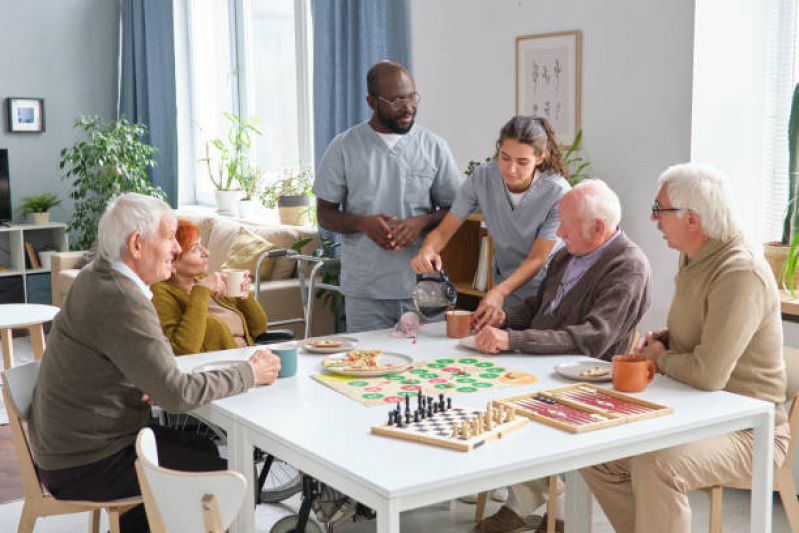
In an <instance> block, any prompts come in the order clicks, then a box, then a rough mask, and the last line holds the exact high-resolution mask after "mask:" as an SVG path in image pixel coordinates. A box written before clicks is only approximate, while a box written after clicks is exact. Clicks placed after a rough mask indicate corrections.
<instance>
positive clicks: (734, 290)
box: [658, 238, 786, 425]
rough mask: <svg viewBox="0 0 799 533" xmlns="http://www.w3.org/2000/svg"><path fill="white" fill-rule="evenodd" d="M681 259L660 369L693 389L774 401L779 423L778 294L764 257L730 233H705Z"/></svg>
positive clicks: (782, 369) (782, 383) (781, 367)
mask: <svg viewBox="0 0 799 533" xmlns="http://www.w3.org/2000/svg"><path fill="white" fill-rule="evenodd" d="M680 265H681V266H680V270H679V272H678V273H677V278H676V288H675V293H674V300H673V301H672V303H671V309H670V311H669V318H668V328H669V341H668V350H667V351H666V352H665V353H664V354H663V355H661V356H660V358H659V360H658V367H659V369H660V370H661V371H662V372H663V373H664V374H666V375H667V376H670V377H672V378H675V379H678V380H680V381H682V382H685V383H687V384H689V385H691V386H693V387H696V388H698V389H703V390H726V391H729V392H734V393H736V394H742V395H745V396H750V397H752V398H758V399H760V400H765V401H768V402H773V403H774V404H775V424H776V425H779V424H781V423H783V422H785V421H786V415H785V410H784V408H783V403H784V402H785V364H784V361H783V356H782V319H781V316H780V298H779V293H778V292H777V285H776V283H775V282H774V276H773V275H772V273H771V271H770V270H769V267H768V266H767V265H766V263H765V260H764V259H763V258H762V257H761V256H760V255H758V254H755V253H754V252H753V251H752V250H751V249H749V247H747V246H746V245H745V244H744V243H743V241H742V239H740V238H735V239H734V240H732V241H731V242H727V243H724V242H720V241H717V240H710V241H708V242H707V243H706V244H705V245H704V246H703V247H702V249H701V250H700V251H699V253H698V254H696V256H695V257H694V258H693V259H692V260H691V261H690V262H687V261H686V258H685V257H684V256H681V257H680Z"/></svg>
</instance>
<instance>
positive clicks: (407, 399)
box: [405, 394, 411, 411]
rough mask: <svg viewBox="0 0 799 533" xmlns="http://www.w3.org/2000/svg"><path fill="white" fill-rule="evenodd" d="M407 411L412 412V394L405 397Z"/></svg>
mask: <svg viewBox="0 0 799 533" xmlns="http://www.w3.org/2000/svg"><path fill="white" fill-rule="evenodd" d="M405 410H406V411H410V410H411V395H410V394H409V395H407V396H406V397H405Z"/></svg>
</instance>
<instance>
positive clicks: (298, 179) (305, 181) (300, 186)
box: [261, 163, 316, 226]
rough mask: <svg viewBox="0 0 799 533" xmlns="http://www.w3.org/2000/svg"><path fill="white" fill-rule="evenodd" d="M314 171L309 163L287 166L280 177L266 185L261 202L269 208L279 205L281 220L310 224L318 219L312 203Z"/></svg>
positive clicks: (295, 223)
mask: <svg viewBox="0 0 799 533" xmlns="http://www.w3.org/2000/svg"><path fill="white" fill-rule="evenodd" d="M312 185H313V172H312V171H311V168H310V167H309V166H307V165H304V164H302V163H300V164H299V165H298V166H297V167H289V168H285V169H284V170H283V172H282V173H281V174H280V176H279V177H278V179H276V180H274V181H273V182H272V183H270V184H269V185H267V186H266V187H264V189H263V191H262V192H261V202H262V203H263V204H264V205H265V206H266V207H268V208H270V209H274V208H275V207H277V212H278V216H280V222H281V223H283V224H288V225H294V226H308V225H310V224H311V223H312V221H313V220H315V219H316V216H315V209H314V208H315V207H316V206H314V205H311V197H312V196H313V193H312V192H311V186H312Z"/></svg>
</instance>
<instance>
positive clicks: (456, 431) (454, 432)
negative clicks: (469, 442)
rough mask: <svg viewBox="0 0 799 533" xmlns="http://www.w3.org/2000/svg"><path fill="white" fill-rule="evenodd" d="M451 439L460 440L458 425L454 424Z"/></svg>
mask: <svg viewBox="0 0 799 533" xmlns="http://www.w3.org/2000/svg"><path fill="white" fill-rule="evenodd" d="M450 437H451V438H453V439H457V438H458V424H452V435H450Z"/></svg>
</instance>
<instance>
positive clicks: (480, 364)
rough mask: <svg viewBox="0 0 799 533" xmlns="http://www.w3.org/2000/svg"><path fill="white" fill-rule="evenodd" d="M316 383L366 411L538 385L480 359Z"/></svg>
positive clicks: (444, 361) (445, 361) (450, 360)
mask: <svg viewBox="0 0 799 533" xmlns="http://www.w3.org/2000/svg"><path fill="white" fill-rule="evenodd" d="M313 379H315V380H316V381H318V382H319V383H322V384H323V385H326V386H328V387H330V388H332V389H333V390H336V391H338V392H340V393H341V394H343V395H345V396H347V397H348V398H351V399H353V400H355V401H357V402H359V403H361V404H363V405H365V406H367V407H375V406H378V405H386V404H394V403H397V402H398V401H401V400H403V398H404V397H405V396H418V394H419V392H420V391H422V392H423V393H424V394H428V395H434V396H436V395H438V394H439V393H445V394H446V395H447V396H451V395H456V394H470V393H474V392H479V391H483V390H494V389H498V388H502V387H513V386H516V385H529V384H531V383H535V382H536V381H538V378H536V377H535V376H533V375H532V374H528V373H526V372H524V371H523V370H517V369H513V368H508V367H506V366H504V365H500V364H498V363H496V362H495V361H493V360H491V359H490V358H487V357H479V356H470V357H456V358H439V359H429V360H426V361H417V362H414V364H413V365H412V366H411V367H410V368H409V369H408V370H406V371H405V372H403V373H401V374H395V375H393V376H380V377H373V378H353V377H345V376H336V375H332V374H318V375H315V376H313Z"/></svg>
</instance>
